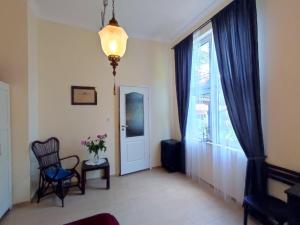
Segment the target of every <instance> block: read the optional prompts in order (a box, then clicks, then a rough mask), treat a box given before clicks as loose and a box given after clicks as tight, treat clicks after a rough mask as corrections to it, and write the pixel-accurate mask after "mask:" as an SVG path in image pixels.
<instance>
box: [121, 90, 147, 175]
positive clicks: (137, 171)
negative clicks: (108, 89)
mask: <svg viewBox="0 0 300 225" xmlns="http://www.w3.org/2000/svg"><path fill="white" fill-rule="evenodd" d="M121 88H145V89H147V91H148V105H147V106H148V121H147V122H148V146H147V147H148V149H149V158H148V160H149V170H152V152H151V149H153V148H152V147H153V146H152V142H151V141H150V140H151V121H152V113H151V112H152V107H151V86H149V85H125V84H124V85H123V84H121V85H120V86H119V126H118V129H119V154H120V157H119V168H120V171H119V175H120V176H124V175H127V174H123V175H122V172H121V163H122V161H121V151H122V149H121V146H122V140H121V126H122V125H121ZM137 172H138V171H137Z"/></svg>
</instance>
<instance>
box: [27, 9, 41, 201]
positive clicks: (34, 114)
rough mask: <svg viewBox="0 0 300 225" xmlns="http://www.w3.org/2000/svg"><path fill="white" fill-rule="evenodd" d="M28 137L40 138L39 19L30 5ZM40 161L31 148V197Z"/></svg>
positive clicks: (28, 17)
mask: <svg viewBox="0 0 300 225" xmlns="http://www.w3.org/2000/svg"><path fill="white" fill-rule="evenodd" d="M27 25H28V110H29V115H28V139H29V143H31V142H33V141H34V140H37V139H38V138H39V129H38V118H39V115H38V96H39V93H38V20H37V18H36V16H35V15H34V13H33V10H32V9H31V8H30V5H29V6H28V11H27ZM38 178H39V171H38V162H37V160H36V158H35V156H34V154H33V152H32V151H31V150H30V197H33V196H34V194H35V192H36V190H37V186H38Z"/></svg>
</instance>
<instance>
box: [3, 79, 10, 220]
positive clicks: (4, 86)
mask: <svg viewBox="0 0 300 225" xmlns="http://www.w3.org/2000/svg"><path fill="white" fill-rule="evenodd" d="M0 89H4V90H5V91H7V93H8V95H7V98H8V99H7V100H8V106H7V107H8V115H7V117H8V118H7V119H8V128H7V134H8V163H9V166H8V180H9V181H8V182H9V184H8V185H9V208H8V210H10V209H12V206H13V200H12V199H13V198H12V197H13V191H12V190H13V187H12V156H11V155H12V153H11V116H10V113H11V109H10V107H11V106H10V88H9V85H8V84H6V83H4V82H2V81H0ZM0 218H1V217H0Z"/></svg>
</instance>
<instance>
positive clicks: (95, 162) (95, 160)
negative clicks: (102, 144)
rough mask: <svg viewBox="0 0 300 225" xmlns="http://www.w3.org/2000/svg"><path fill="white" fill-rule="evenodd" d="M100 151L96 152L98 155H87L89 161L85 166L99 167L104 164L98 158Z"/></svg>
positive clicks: (101, 159)
mask: <svg viewBox="0 0 300 225" xmlns="http://www.w3.org/2000/svg"><path fill="white" fill-rule="evenodd" d="M100 153H101V151H99V152H98V155H96V154H95V153H90V154H89V159H88V161H86V163H85V164H86V165H90V166H95V165H100V164H102V163H104V162H105V159H104V158H102V157H101V156H100Z"/></svg>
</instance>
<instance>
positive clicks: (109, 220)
mask: <svg viewBox="0 0 300 225" xmlns="http://www.w3.org/2000/svg"><path fill="white" fill-rule="evenodd" d="M65 225H120V224H119V222H118V221H117V219H116V218H115V217H114V216H112V215H110V214H108V213H101V214H98V215H95V216H91V217H88V218H85V219H82V220H78V221H74V222H72V223H68V224H65Z"/></svg>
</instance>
